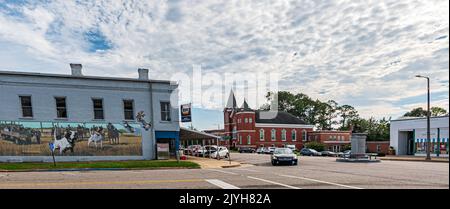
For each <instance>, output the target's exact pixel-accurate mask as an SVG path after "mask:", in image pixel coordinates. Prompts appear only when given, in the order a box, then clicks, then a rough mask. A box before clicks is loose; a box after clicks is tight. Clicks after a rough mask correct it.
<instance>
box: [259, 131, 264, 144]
mask: <svg viewBox="0 0 450 209" xmlns="http://www.w3.org/2000/svg"><path fill="white" fill-rule="evenodd" d="M259 140H260V141H264V129H259Z"/></svg>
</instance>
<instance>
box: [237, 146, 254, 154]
mask: <svg viewBox="0 0 450 209" xmlns="http://www.w3.org/2000/svg"><path fill="white" fill-rule="evenodd" d="M238 152H239V153H254V152H255V148H253V147H239V149H238Z"/></svg>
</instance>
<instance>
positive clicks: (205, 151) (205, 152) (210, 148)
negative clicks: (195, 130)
mask: <svg viewBox="0 0 450 209" xmlns="http://www.w3.org/2000/svg"><path fill="white" fill-rule="evenodd" d="M215 151H217V146H216V145H206V146H203V147H200V148H199V149H197V151H196V152H195V155H198V156H200V157H208V156H209V154H211V153H213V152H215Z"/></svg>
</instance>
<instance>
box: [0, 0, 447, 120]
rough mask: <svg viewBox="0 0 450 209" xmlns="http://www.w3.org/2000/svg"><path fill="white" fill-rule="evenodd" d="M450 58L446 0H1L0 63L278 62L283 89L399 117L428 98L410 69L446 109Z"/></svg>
mask: <svg viewBox="0 0 450 209" xmlns="http://www.w3.org/2000/svg"><path fill="white" fill-rule="evenodd" d="M448 59H449V2H448V1H447V0H435V1H434V0H433V1H429V0H424V1H413V0H408V1H401V0H393V1H337V0H336V1H334V0H333V1H330V0H324V1H298V0H292V1H288V0H276V1H275V0H274V1H269V0H257V1H256V0H254V1H245V0H244V1H238V0H223V1H219V0H205V1H198V0H164V1H163V0H152V1H129V0H127V1H125V0H124V1H120V0H111V1H101V0H98V1H82V0H78V1H23V0H17V1H14V0H0V70H10V71H31V72H46V73H60V74H67V73H69V71H70V69H69V65H68V63H71V62H72V63H73V62H75V63H82V64H83V66H84V68H83V70H84V74H87V75H98V76H121V77H136V76H137V75H136V71H137V70H136V69H137V68H139V67H145V68H149V69H150V77H151V78H153V79H171V78H172V75H173V74H174V73H188V74H189V73H191V72H192V66H193V65H200V66H201V67H202V72H203V73H218V74H220V75H222V74H224V73H227V72H229V73H241V72H247V73H254V72H277V73H279V75H280V81H279V87H278V88H279V89H280V90H288V91H292V92H303V93H306V94H308V95H309V96H311V97H313V98H318V99H321V100H324V101H326V100H328V99H334V100H336V101H337V102H338V103H339V104H350V105H353V106H355V107H356V108H357V109H358V111H359V112H360V114H361V115H362V116H364V117H369V116H375V117H383V116H387V117H389V116H392V117H394V118H395V117H398V116H400V115H402V114H403V113H404V112H406V111H408V110H410V109H412V108H414V107H418V106H424V104H425V101H426V82H425V80H423V79H418V78H414V75H416V74H423V75H428V76H430V77H431V81H432V84H431V88H432V92H433V93H432V102H433V106H441V107H444V108H446V109H447V110H448V105H449V102H448V100H449V99H448V98H449V97H448V95H449V60H448ZM228 91H229V90H225V89H222V92H226V93H228ZM261 99H263V98H261ZM237 100H238V102H239V103H241V102H242V101H243V96H242V95H241V96H240V95H238V98H237ZM182 102H184V101H182ZM249 102H250V105H252V104H253V105H255V103H254V101H249ZM221 105H222V103H220V102H214V101H213V102H210V103H204V104H199V105H197V106H196V109H195V110H194V119H195V118H196V117H197V120H196V122H194V126H197V127H198V128H201V129H203V128H214V127H217V124H219V123H223V121H222V115H221V112H220V109H221Z"/></svg>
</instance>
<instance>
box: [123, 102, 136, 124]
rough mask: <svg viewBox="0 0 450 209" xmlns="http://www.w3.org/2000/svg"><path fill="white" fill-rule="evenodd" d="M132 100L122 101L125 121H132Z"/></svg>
mask: <svg viewBox="0 0 450 209" xmlns="http://www.w3.org/2000/svg"><path fill="white" fill-rule="evenodd" d="M133 103H134V100H123V113H124V116H125V120H134V104H133Z"/></svg>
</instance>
